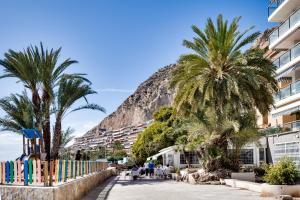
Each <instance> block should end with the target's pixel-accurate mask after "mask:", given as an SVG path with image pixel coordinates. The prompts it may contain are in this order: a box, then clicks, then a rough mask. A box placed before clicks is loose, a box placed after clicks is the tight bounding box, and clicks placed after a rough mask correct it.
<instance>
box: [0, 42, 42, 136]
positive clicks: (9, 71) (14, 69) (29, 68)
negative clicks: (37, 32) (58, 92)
mask: <svg viewBox="0 0 300 200" xmlns="http://www.w3.org/2000/svg"><path fill="white" fill-rule="evenodd" d="M0 65H2V66H3V68H4V73H3V75H2V76H0V78H7V77H12V78H17V79H18V80H19V81H21V82H22V83H23V85H24V86H25V88H28V89H29V90H30V91H31V94H32V98H31V99H32V103H33V108H34V115H35V127H36V128H38V129H39V130H40V131H41V129H42V128H41V97H40V95H39V83H40V73H39V72H40V71H39V66H38V61H37V57H36V56H35V55H34V52H33V48H32V47H28V48H27V49H24V50H23V51H19V52H17V51H13V50H9V51H8V52H7V53H5V54H4V59H3V60H0Z"/></svg>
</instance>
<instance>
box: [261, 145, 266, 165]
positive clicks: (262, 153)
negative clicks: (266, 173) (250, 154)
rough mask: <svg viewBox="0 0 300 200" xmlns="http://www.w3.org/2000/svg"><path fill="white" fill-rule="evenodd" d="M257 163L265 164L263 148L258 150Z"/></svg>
mask: <svg viewBox="0 0 300 200" xmlns="http://www.w3.org/2000/svg"><path fill="white" fill-rule="evenodd" d="M259 161H260V162H265V161H266V158H265V149H264V148H259Z"/></svg>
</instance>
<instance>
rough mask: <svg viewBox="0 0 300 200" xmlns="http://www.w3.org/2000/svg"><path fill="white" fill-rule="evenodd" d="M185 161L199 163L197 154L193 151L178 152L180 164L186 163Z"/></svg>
mask: <svg viewBox="0 0 300 200" xmlns="http://www.w3.org/2000/svg"><path fill="white" fill-rule="evenodd" d="M186 161H188V162H189V164H199V161H198V158H197V155H196V153H194V152H186V153H185V154H183V153H180V164H187V163H186Z"/></svg>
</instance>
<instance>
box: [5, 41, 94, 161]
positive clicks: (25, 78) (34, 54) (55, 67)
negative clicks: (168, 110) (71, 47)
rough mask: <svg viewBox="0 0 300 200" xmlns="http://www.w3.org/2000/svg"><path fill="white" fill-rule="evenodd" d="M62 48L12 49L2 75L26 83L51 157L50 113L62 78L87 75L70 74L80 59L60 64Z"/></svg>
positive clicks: (6, 59)
mask: <svg viewBox="0 0 300 200" xmlns="http://www.w3.org/2000/svg"><path fill="white" fill-rule="evenodd" d="M60 52H61V48H59V49H57V50H54V49H51V50H47V49H44V47H43V44H42V43H40V47H38V46H30V47H28V48H27V49H26V50H24V51H22V52H16V51H13V50H9V52H8V53H6V54H5V55H4V56H5V58H4V59H3V60H0V65H2V66H3V67H4V75H3V76H1V77H0V78H5V77H15V78H17V79H19V80H20V81H21V82H23V84H24V86H25V87H26V88H28V89H30V91H31V93H32V102H33V106H34V114H35V118H36V119H35V122H36V124H35V127H37V128H38V129H39V131H41V132H42V131H43V139H44V150H45V152H46V154H47V156H46V158H47V159H48V160H49V159H50V151H51V130H50V115H51V111H50V110H51V108H50V107H51V104H52V102H53V101H54V91H55V88H56V87H57V86H58V85H59V82H60V80H61V79H62V78H64V79H66V78H69V79H72V78H81V79H83V80H85V81H87V82H89V81H88V80H87V79H85V78H83V75H84V74H66V73H65V71H66V69H67V68H68V67H69V66H71V65H72V64H74V63H77V61H76V60H71V59H70V58H69V59H66V60H64V61H62V62H61V63H60V64H58V58H59V56H60Z"/></svg>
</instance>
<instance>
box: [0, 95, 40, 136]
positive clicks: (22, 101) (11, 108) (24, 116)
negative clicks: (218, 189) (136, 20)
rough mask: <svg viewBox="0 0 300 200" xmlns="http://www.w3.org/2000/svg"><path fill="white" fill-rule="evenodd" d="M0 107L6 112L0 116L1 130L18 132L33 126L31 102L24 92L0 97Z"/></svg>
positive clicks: (33, 118)
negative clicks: (2, 116)
mask: <svg viewBox="0 0 300 200" xmlns="http://www.w3.org/2000/svg"><path fill="white" fill-rule="evenodd" d="M0 108H1V109H2V110H3V111H4V112H5V113H6V116H5V117H4V118H0V127H1V130H2V131H12V132H15V133H20V130H21V129H24V128H25V129H32V128H34V127H35V117H34V111H33V104H32V102H31V101H30V99H29V98H28V96H27V94H26V93H25V92H24V93H23V94H22V95H14V94H12V95H10V96H9V97H5V98H2V99H0Z"/></svg>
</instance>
